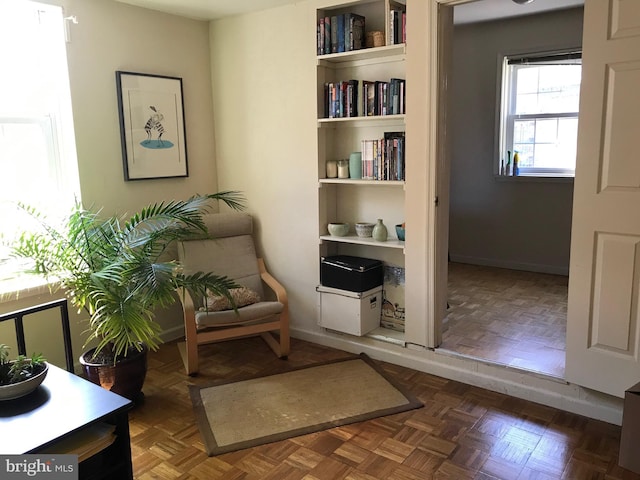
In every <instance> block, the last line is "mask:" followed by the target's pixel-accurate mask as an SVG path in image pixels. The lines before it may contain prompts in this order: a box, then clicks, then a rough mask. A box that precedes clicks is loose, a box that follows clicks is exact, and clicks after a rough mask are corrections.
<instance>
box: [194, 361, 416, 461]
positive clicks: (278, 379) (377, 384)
mask: <svg viewBox="0 0 640 480" xmlns="http://www.w3.org/2000/svg"><path fill="white" fill-rule="evenodd" d="M189 393H190V395H191V401H192V403H193V408H194V411H195V414H196V420H197V423H198V428H199V429H200V433H201V434H202V438H203V439H204V444H205V447H206V449H207V452H208V454H209V456H213V455H219V454H221V453H226V452H231V451H235V450H240V449H243V448H249V447H255V446H256V445H262V444H265V443H270V442H276V441H279V440H284V439H287V438H291V437H295V436H298V435H305V434H307V433H312V432H317V431H320V430H325V429H328V428H332V427H337V426H341V425H347V424H349V423H355V422H361V421H364V420H370V419H372V418H376V417H381V416H384V415H391V414H394V413H399V412H404V411H407V410H412V409H415V408H420V407H422V406H423V405H422V403H421V402H420V401H418V400H417V399H416V398H415V397H414V396H413V395H411V394H410V393H409V392H408V391H406V389H404V388H402V387H401V386H400V385H399V384H397V383H396V382H394V380H393V379H392V378H389V377H388V375H386V374H385V373H384V372H383V371H382V369H381V368H380V366H379V365H377V364H376V363H375V362H374V361H373V360H372V359H371V358H369V357H368V356H366V355H365V354H360V355H359V356H351V357H348V358H345V359H340V360H335V361H331V362H326V363H320V364H313V365H309V366H305V367H301V368H298V369H294V370H291V371H287V372H284V373H277V374H273V375H267V376H260V377H253V378H248V379H243V380H239V381H237V380H234V381H229V382H223V383H218V384H215V385H211V386H205V387H201V386H196V385H190V386H189Z"/></svg>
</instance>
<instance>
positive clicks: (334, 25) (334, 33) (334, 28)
mask: <svg viewBox="0 0 640 480" xmlns="http://www.w3.org/2000/svg"><path fill="white" fill-rule="evenodd" d="M331 53H338V17H337V16H336V15H334V16H332V17H331Z"/></svg>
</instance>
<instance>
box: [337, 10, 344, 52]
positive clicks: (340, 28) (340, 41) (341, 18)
mask: <svg viewBox="0 0 640 480" xmlns="http://www.w3.org/2000/svg"><path fill="white" fill-rule="evenodd" d="M336 23H337V25H338V27H337V28H338V32H337V37H338V39H337V40H338V53H340V52H344V14H340V15H338V20H337V22H336Z"/></svg>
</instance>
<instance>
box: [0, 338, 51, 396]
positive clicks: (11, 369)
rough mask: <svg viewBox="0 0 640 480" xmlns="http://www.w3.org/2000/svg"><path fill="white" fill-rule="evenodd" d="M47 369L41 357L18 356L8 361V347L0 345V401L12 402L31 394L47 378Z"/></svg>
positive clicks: (34, 355)
mask: <svg viewBox="0 0 640 480" xmlns="http://www.w3.org/2000/svg"><path fill="white" fill-rule="evenodd" d="M48 370H49V367H48V365H47V362H46V361H45V359H44V357H43V356H42V355H36V354H33V355H32V356H31V358H27V357H25V356H24V355H18V357H17V358H16V359H15V360H9V347H8V346H7V345H5V344H4V343H1V344H0V400H13V399H15V398H20V397H22V396H24V395H27V394H29V393H31V392H33V391H34V390H35V389H36V388H38V385H40V384H41V383H42V381H43V380H44V377H46V376H47V371H48Z"/></svg>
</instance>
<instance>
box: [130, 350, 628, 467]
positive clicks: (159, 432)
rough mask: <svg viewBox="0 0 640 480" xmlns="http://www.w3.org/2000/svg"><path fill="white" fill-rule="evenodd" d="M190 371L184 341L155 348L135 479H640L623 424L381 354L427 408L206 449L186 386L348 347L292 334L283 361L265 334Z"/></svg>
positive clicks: (134, 438) (135, 437) (333, 354)
mask: <svg viewBox="0 0 640 480" xmlns="http://www.w3.org/2000/svg"><path fill="white" fill-rule="evenodd" d="M200 350H201V358H202V361H201V373H200V375H199V376H198V377H193V378H192V377H188V376H187V375H185V374H184V373H183V372H184V370H183V366H182V362H181V359H180V355H179V353H178V349H177V346H176V344H175V343H167V344H164V345H162V346H161V347H160V349H159V350H158V351H157V352H154V353H151V354H150V357H149V373H148V376H147V380H146V382H145V388H144V392H145V401H144V403H142V404H141V405H139V406H137V407H136V408H135V409H134V410H133V411H132V412H131V414H130V425H131V443H132V457H133V466H134V475H135V478H136V479H140V480H143V479H144V480H146V479H181V480H187V479H189V480H196V479H198V480H218V479H220V480H222V479H225V480H374V479H384V480H428V479H455V480H459V479H479V480H488V479H522V480H525V479H528V480H533V479H537V480H542V479H545V480H551V479H576V480H581V479H629V480H630V479H640V475H635V474H633V473H631V472H629V471H626V470H624V469H622V468H620V467H619V466H618V465H617V455H618V448H619V439H620V428H619V427H618V426H614V425H610V424H607V423H604V422H601V421H597V420H592V419H588V418H585V417H582V416H578V415H574V414H570V413H566V412H563V411H560V410H556V409H554V408H550V407H546V406H542V405H539V404H535V403H531V402H528V401H525V400H520V399H516V398H513V397H509V396H506V395H503V394H500V393H495V392H491V391H488V390H483V389H481V388H477V387H472V386H468V385H465V384H462V383H459V382H455V381H450V380H446V379H443V378H440V377H436V376H433V375H429V374H426V373H422V372H418V371H415V370H411V369H408V368H403V367H399V366H395V365H391V364H387V363H381V365H382V366H383V368H384V369H385V370H386V371H387V372H388V374H389V375H391V376H393V377H395V378H396V379H398V381H400V382H401V383H403V384H405V385H406V386H407V387H408V388H409V389H410V390H411V391H412V392H413V393H414V394H415V395H416V396H418V397H419V398H420V400H421V401H422V402H424V404H425V406H424V408H421V409H418V410H413V411H410V412H405V413H401V414H397V415H392V416H387V417H383V418H378V419H375V420H370V421H366V422H362V423H356V424H352V425H349V426H344V427H339V428H334V429H330V430H326V431H323V432H319V433H314V434H310V435H305V436H301V437H295V438H291V439H289V440H285V441H281V442H277V443H272V444H268V445H264V446H259V447H255V448H250V449H246V450H241V451H237V452H233V453H228V454H224V455H220V456H218V457H207V455H206V453H205V451H204V447H203V444H202V440H201V437H200V433H199V431H198V428H197V426H196V423H195V418H194V415H193V411H192V406H191V403H190V400H189V395H188V389H187V386H188V385H189V384H190V383H195V384H208V383H211V382H213V381H215V380H220V379H233V378H241V377H244V376H247V375H252V374H258V373H261V372H276V371H284V370H286V369H288V368H291V367H296V366H301V365H307V364H311V363H315V362H321V361H325V360H329V359H334V358H341V357H343V356H345V355H346V354H345V353H344V352H341V351H339V350H335V349H331V348H326V347H322V346H318V345H314V344H311V343H308V342H305V341H301V340H296V339H293V340H292V352H291V355H290V357H289V359H288V360H286V361H285V360H279V359H277V358H275V356H274V355H273V353H272V352H271V351H270V350H269V349H268V347H267V346H266V344H264V343H263V342H262V340H261V339H259V338H248V339H241V340H234V341H230V342H225V343H220V344H213V345H207V346H204V347H201V349H200Z"/></svg>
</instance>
